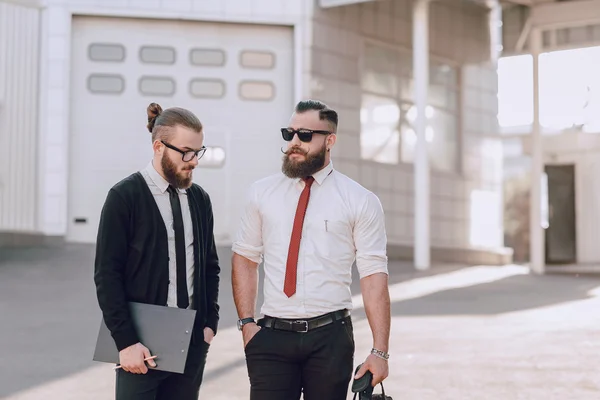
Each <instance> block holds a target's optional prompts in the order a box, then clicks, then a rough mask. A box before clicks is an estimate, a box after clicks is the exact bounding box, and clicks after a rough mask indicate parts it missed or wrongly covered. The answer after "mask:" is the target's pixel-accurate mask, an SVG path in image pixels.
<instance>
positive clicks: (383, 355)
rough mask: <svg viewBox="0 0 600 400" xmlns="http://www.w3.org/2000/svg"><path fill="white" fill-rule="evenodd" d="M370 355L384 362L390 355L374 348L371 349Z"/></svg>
mask: <svg viewBox="0 0 600 400" xmlns="http://www.w3.org/2000/svg"><path fill="white" fill-rule="evenodd" d="M371 354H373V355H374V356H376V357H379V358H381V359H383V360H386V361H387V360H388V359H389V358H390V355H389V354H388V353H386V352H385V351H381V350H377V349H376V348H372V349H371Z"/></svg>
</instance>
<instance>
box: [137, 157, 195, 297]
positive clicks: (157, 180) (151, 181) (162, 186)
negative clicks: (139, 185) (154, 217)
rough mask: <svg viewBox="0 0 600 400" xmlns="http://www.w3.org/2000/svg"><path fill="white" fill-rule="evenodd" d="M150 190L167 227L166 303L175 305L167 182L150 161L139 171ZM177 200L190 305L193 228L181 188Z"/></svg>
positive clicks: (175, 275)
mask: <svg viewBox="0 0 600 400" xmlns="http://www.w3.org/2000/svg"><path fill="white" fill-rule="evenodd" d="M141 173H142V175H143V176H144V179H145V180H146V183H147V184H148V187H149V188H150V192H152V195H153V196H154V200H156V205H157V206H158V209H159V210H160V214H161V215H162V217H163V221H164V222H165V228H167V237H168V245H169V291H168V294H167V305H168V306H169V307H177V257H176V253H175V229H174V228H173V210H172V209H171V201H170V200H169V192H167V189H168V187H169V182H167V181H166V180H165V178H163V177H162V176H161V175H160V174H159V173H158V172H157V171H156V169H155V168H154V165H152V162H150V164H148V166H147V167H146V168H145V169H144V170H142V171H141ZM177 191H178V192H179V201H180V202H181V215H182V216H183V231H184V236H185V264H186V271H187V273H186V280H187V288H188V295H189V300H190V305H189V307H188V308H191V307H192V299H193V297H194V230H193V226H192V217H191V213H190V206H189V203H188V197H187V193H186V191H185V190H183V189H178V190H177Z"/></svg>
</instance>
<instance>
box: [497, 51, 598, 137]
mask: <svg viewBox="0 0 600 400" xmlns="http://www.w3.org/2000/svg"><path fill="white" fill-rule="evenodd" d="M599 65H600V47H591V48H585V49H577V50H567V51H557V52H552V53H545V54H542V55H541V56H540V122H541V124H542V126H544V127H547V128H555V129H562V128H567V127H570V126H572V125H573V124H585V128H584V130H585V131H587V132H598V133H600V73H599V72H598V66H599ZM532 68H533V66H532V58H531V56H528V55H525V56H515V57H504V58H501V59H500V60H499V63H498V122H499V123H500V127H511V126H519V125H529V124H531V123H532V121H533V94H532V85H533V83H532V80H533V72H532ZM588 88H589V89H588ZM586 103H588V105H587V107H586V108H585V109H584V106H585V105H586Z"/></svg>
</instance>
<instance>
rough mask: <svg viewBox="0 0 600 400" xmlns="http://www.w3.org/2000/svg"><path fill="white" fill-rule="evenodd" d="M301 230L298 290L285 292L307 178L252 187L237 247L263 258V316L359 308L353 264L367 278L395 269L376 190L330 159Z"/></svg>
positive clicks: (279, 176)
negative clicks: (355, 301)
mask: <svg viewBox="0 0 600 400" xmlns="http://www.w3.org/2000/svg"><path fill="white" fill-rule="evenodd" d="M313 177H314V179H315V182H314V183H313V184H312V186H311V190H310V199H309V201H308V208H307V210H306V216H305V219H304V225H303V229H302V239H301V240H300V251H299V254H298V271H297V284H296V293H295V294H294V295H293V296H292V297H289V298H288V297H287V296H286V295H285V293H284V292H283V284H284V279H285V269H286V262H287V256H288V248H289V244H290V237H291V234H292V227H293V223H294V217H295V214H296V207H297V206H298V200H299V198H300V193H301V192H302V189H303V188H304V181H303V180H301V179H290V178H288V177H286V176H285V175H283V174H282V173H280V174H277V175H273V176H270V177H267V178H264V179H261V180H259V181H257V182H255V183H254V184H253V185H252V186H251V188H250V191H249V197H248V201H247V204H246V207H245V210H244V212H243V213H242V218H241V225H240V229H239V231H238V233H237V237H236V240H235V242H234V243H233V246H232V250H233V251H234V252H235V253H237V254H239V255H241V256H243V257H245V258H247V259H249V260H251V261H253V262H256V263H260V262H261V261H263V260H264V270H265V282H264V299H265V301H264V304H263V306H262V308H261V312H262V313H263V314H264V315H269V316H274V317H279V318H309V317H315V316H319V315H322V314H325V313H328V312H332V311H336V310H341V309H344V308H347V309H352V293H351V291H350V284H351V282H352V264H353V262H354V261H355V260H356V266H357V268H358V272H359V275H360V277H361V278H363V277H366V276H369V275H371V274H375V273H378V272H383V273H386V274H387V273H388V270H387V256H386V244H387V238H386V232H385V220H384V215H383V208H382V206H381V203H380V201H379V199H378V198H377V196H375V194H374V193H372V192H370V191H368V190H367V189H365V188H364V187H362V186H361V185H360V184H358V183H357V182H355V181H353V180H352V179H350V178H348V177H347V176H346V175H344V174H342V173H340V172H338V171H335V170H334V169H333V164H332V163H329V164H328V165H327V166H326V167H325V168H324V169H322V170H320V171H319V172H317V173H316V174H314V175H313Z"/></svg>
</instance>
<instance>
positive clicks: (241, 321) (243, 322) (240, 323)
mask: <svg viewBox="0 0 600 400" xmlns="http://www.w3.org/2000/svg"><path fill="white" fill-rule="evenodd" d="M251 322H254V323H256V321H255V320H254V318H253V317H250V318H242V319H238V322H237V327H238V331H241V330H242V327H243V326H244V325H246V324H249V323H251Z"/></svg>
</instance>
